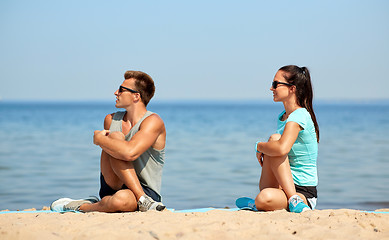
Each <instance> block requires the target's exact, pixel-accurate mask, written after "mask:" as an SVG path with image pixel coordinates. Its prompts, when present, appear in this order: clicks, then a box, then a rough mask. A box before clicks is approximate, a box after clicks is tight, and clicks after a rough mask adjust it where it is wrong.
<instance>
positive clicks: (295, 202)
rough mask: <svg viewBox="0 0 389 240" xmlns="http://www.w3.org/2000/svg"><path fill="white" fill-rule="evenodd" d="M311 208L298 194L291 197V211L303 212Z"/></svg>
mask: <svg viewBox="0 0 389 240" xmlns="http://www.w3.org/2000/svg"><path fill="white" fill-rule="evenodd" d="M309 210H311V208H310V207H308V205H307V204H305V203H304V201H303V200H302V199H301V197H299V196H298V195H294V196H292V197H291V198H290V199H289V211H291V212H294V213H301V212H305V211H309Z"/></svg>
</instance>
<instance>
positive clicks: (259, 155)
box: [256, 152, 263, 167]
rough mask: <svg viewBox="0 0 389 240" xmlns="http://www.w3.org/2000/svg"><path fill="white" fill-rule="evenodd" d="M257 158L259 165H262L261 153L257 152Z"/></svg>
mask: <svg viewBox="0 0 389 240" xmlns="http://www.w3.org/2000/svg"><path fill="white" fill-rule="evenodd" d="M256 155H257V159H258V162H259V164H260V165H261V167H263V153H261V152H260V153H258V152H257V154H256Z"/></svg>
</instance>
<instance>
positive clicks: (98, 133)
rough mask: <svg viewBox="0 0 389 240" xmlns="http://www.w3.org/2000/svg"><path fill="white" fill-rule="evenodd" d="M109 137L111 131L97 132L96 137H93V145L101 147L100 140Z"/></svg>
mask: <svg viewBox="0 0 389 240" xmlns="http://www.w3.org/2000/svg"><path fill="white" fill-rule="evenodd" d="M108 135H109V130H102V131H99V130H96V131H95V133H94V135H93V143H94V144H95V145H99V140H100V139H101V138H102V137H106V136H108Z"/></svg>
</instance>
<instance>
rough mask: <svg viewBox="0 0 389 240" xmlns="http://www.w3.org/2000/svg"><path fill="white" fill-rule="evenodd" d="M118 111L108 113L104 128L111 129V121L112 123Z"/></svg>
mask: <svg viewBox="0 0 389 240" xmlns="http://www.w3.org/2000/svg"><path fill="white" fill-rule="evenodd" d="M116 113H118V112H114V113H110V114H107V116H105V118H104V129H106V130H108V129H109V127H110V126H111V123H112V119H114V117H115V114H116Z"/></svg>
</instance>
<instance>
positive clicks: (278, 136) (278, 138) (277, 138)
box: [269, 133, 281, 142]
mask: <svg viewBox="0 0 389 240" xmlns="http://www.w3.org/2000/svg"><path fill="white" fill-rule="evenodd" d="M280 139H281V134H279V133H275V134H273V135H271V136H270V138H269V142H274V141H278V140H280Z"/></svg>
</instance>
